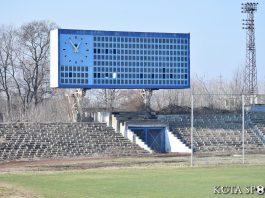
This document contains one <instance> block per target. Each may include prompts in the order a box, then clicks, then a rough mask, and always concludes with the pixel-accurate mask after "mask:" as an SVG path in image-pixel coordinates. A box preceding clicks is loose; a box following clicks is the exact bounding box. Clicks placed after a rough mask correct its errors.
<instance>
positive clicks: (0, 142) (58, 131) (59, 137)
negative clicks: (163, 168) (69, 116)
mask: <svg viewBox="0 0 265 198" xmlns="http://www.w3.org/2000/svg"><path fill="white" fill-rule="evenodd" d="M148 154H149V152H147V151H145V150H144V149H142V148H140V147H139V146H138V145H137V144H134V143H132V142H130V141H129V140H128V139H126V138H124V137H122V135H121V134H119V133H116V132H115V131H114V129H113V128H111V127H108V126H107V125H106V124H104V123H95V122H87V123H85V122H82V123H12V124H0V161H10V160H24V159H47V158H52V159H56V158H62V157H82V156H90V157H104V156H143V155H148Z"/></svg>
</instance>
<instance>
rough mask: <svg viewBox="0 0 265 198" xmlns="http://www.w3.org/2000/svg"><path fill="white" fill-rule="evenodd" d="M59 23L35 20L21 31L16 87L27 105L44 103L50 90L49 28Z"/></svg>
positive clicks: (23, 26) (26, 106)
mask: <svg viewBox="0 0 265 198" xmlns="http://www.w3.org/2000/svg"><path fill="white" fill-rule="evenodd" d="M55 27H56V25H55V24H54V23H49V22H47V21H34V22H31V23H28V24H25V25H22V26H21V27H20V28H19V30H18V32H17V36H18V45H19V46H18V53H17V56H18V58H19V66H18V69H19V71H20V72H19V74H17V76H16V77H15V79H16V88H17V90H18V94H20V98H21V100H22V103H23V105H24V109H26V108H28V106H29V105H30V104H34V106H36V105H38V104H39V103H41V102H42V101H43V100H44V99H45V98H46V97H47V94H48V93H49V91H50V89H49V82H48V77H49V66H48V65H49V43H50V37H49V33H50V30H52V29H54V28H55Z"/></svg>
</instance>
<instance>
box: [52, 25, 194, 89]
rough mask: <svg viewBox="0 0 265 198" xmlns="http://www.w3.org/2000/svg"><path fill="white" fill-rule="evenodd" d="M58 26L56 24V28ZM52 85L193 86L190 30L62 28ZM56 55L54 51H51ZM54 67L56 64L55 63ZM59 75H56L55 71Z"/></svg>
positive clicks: (122, 87)
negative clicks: (128, 30)
mask: <svg viewBox="0 0 265 198" xmlns="http://www.w3.org/2000/svg"><path fill="white" fill-rule="evenodd" d="M53 31H54V30H53ZM55 31H56V33H55V34H53V36H55V37H56V36H57V38H56V39H51V40H52V41H53V42H58V43H53V44H51V46H56V45H57V46H58V48H57V49H58V53H52V54H51V56H52V60H55V61H52V62H51V71H52V72H51V79H53V80H51V81H58V82H56V83H53V85H52V87H59V88H111V89H113V88H116V89H183V88H189V87H190V34H179V33H150V32H119V31H95V30H69V29H58V30H55ZM53 56H55V57H53ZM55 67H56V69H54V68H55ZM57 72H58V75H54V73H57Z"/></svg>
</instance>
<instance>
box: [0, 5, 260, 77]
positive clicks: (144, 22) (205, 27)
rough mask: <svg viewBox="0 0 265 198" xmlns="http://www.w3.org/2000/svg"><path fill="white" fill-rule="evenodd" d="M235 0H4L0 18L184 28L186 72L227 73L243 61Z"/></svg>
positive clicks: (103, 27) (3, 20)
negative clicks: (187, 45) (187, 56)
mask: <svg viewBox="0 0 265 198" xmlns="http://www.w3.org/2000/svg"><path fill="white" fill-rule="evenodd" d="M241 2H242V1H240V0H200V1H198V0H185V1H183V0H64V1H63V0H42V1H40V0H39V1H37V0H6V1H1V6H0V24H4V25H9V24H12V25H14V26H19V25H21V24H23V23H27V22H30V21H32V20H49V21H52V22H55V23H57V24H58V25H59V26H60V27H61V28H69V29H93V30H121V31H146V32H152V31H155V32H181V33H182V32H184V33H187V32H190V33H191V72H192V74H193V75H194V74H198V75H200V76H204V77H205V78H206V79H210V78H218V77H219V76H220V75H222V76H223V78H228V79H229V78H231V77H232V75H233V73H234V72H235V71H236V70H237V69H238V68H239V67H243V64H244V58H245V37H246V36H245V32H244V31H243V30H242V28H241V19H242V17H243V15H242V14H241V9H240V7H241ZM259 3H260V4H259V7H258V12H257V14H256V41H257V67H258V73H259V75H258V77H259V80H260V81H264V79H265V5H264V3H263V1H261V0H260V2H259Z"/></svg>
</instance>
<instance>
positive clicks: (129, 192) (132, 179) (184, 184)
mask: <svg viewBox="0 0 265 198" xmlns="http://www.w3.org/2000/svg"><path fill="white" fill-rule="evenodd" d="M1 182H5V183H8V184H13V185H15V186H20V187H23V188H25V189H27V190H32V191H33V192H36V193H37V194H40V195H42V196H44V197H71V198H75V197H89V198H90V197H115V198H118V197H152V198H153V197H181V198H184V197H188V198H193V197H196V198H206V197H252V196H249V195H245V196H242V195H241V196H240V195H237V196H235V195H234V196H232V195H231V196H228V195H214V194H213V186H215V185H241V186H246V185H258V184H262V185H264V184H265V167H264V166H246V167H242V166H238V167H236V166H230V167H211V168H177V167H172V166H158V167H155V166H154V167H136V168H120V169H118V168H117V169H113V168H100V169H90V170H85V171H65V172H26V173H12V174H0V183H1ZM253 197H257V195H255V196H254V195H253Z"/></svg>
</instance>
